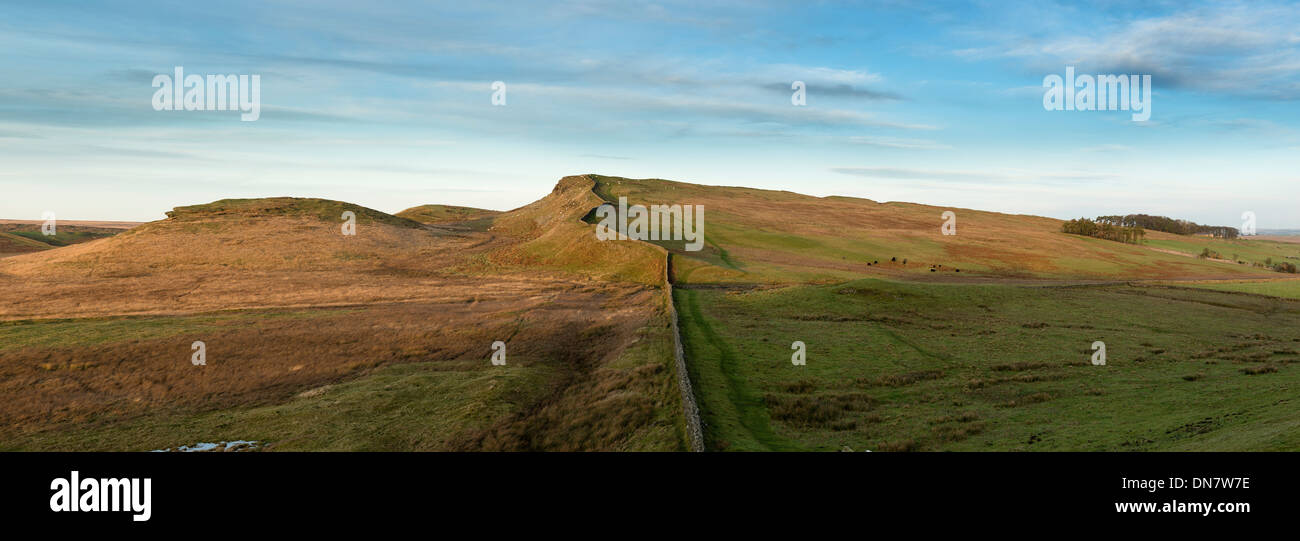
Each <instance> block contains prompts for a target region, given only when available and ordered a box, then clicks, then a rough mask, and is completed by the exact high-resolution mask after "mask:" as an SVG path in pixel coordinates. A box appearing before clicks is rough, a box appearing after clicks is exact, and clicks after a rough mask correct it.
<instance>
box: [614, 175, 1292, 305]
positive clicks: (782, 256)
mask: <svg viewBox="0 0 1300 541" xmlns="http://www.w3.org/2000/svg"><path fill="white" fill-rule="evenodd" d="M592 178H595V179H596V180H597V181H598V186H597V188H596V191H597V192H598V193H599V194H601V196H602V197H603V198H604V199H605V200H607V201H617V198H618V197H627V198H628V201H629V202H630V203H633V204H644V205H650V204H669V203H676V204H692V205H703V206H704V207H705V209H706V210H705V219H706V227H705V236H706V238H707V241H708V242H707V246H706V248H705V249H704V250H703V251H701V252H684V251H681V250H674V252H675V253H676V254H677V255H678V256H679V258H678V261H677V262H676V267H675V271H676V273H677V274H676V279H677V280H679V281H682V282H684V283H692V282H701V283H707V282H758V283H802V282H808V281H823V282H835V281H843V280H849V279H855V278H864V277H873V278H894V279H921V280H933V279H941V280H949V281H951V280H965V281H970V280H971V279H978V278H994V279H1007V278H1015V279H1071V280H1140V279H1212V278H1243V277H1258V278H1273V277H1280V276H1278V275H1277V274H1276V273H1272V272H1270V271H1268V270H1264V269H1259V268H1254V267H1252V266H1251V265H1248V264H1247V265H1235V264H1230V263H1225V262H1219V261H1208V260H1204V259H1198V258H1196V257H1195V256H1196V255H1197V254H1199V253H1200V252H1201V249H1202V248H1204V247H1210V248H1211V249H1215V250H1217V251H1219V252H1220V253H1225V254H1231V253H1236V252H1241V253H1243V254H1247V253H1249V254H1250V255H1251V258H1252V259H1250V260H1246V261H1247V263H1249V262H1253V261H1254V260H1255V259H1254V258H1258V261H1261V262H1262V261H1263V260H1264V259H1265V258H1267V257H1272V258H1273V259H1275V260H1281V259H1283V258H1284V257H1286V256H1287V255H1300V247H1297V246H1294V245H1287V244H1284V243H1276V242H1264V241H1250V240H1232V241H1229V240H1223V239H1209V238H1201V237H1184V236H1181V235H1173V234H1168V233H1160V232H1151V233H1149V234H1148V235H1147V240H1148V243H1147V244H1146V245H1140V246H1135V245H1125V244H1122V243H1117V242H1111V241H1105V240H1100V239H1093V238H1085V237H1079V236H1074V235H1067V234H1065V233H1062V232H1061V224H1062V223H1063V222H1062V221H1061V220H1057V219H1053V218H1044V217H1038V216H1027V215H1011V214H1001V213H996V212H986V211H979V210H973V209H962V208H947V207H936V206H930V205H921V204H915V203H896V202H894V203H879V202H876V201H871V200H868V199H857V198H851V197H837V196H833V197H814V196H808V195H802V194H797V193H792V192H778V191H770V190H758V189H753V188H737V187H721V186H701V185H696V184H686V183H681V182H672V181H666V180H659V179H640V180H636V179H625V178H618V177H601V176H594V175H593V176H592ZM945 211H952V212H953V213H954V214H955V215H956V234H955V235H951V236H949V235H944V234H943V233H942V232H941V226H942V225H943V224H944V222H945V219H944V218H943V217H942V214H943V213H944V212H945ZM904 260H906V261H907V262H906V264H904V263H903V261H904ZM1243 260H1245V259H1244V258H1243ZM940 265H941V267H938V266H940ZM932 267H935V271H934V272H931V270H930V269H931V268H932ZM958 271H960V272H958Z"/></svg>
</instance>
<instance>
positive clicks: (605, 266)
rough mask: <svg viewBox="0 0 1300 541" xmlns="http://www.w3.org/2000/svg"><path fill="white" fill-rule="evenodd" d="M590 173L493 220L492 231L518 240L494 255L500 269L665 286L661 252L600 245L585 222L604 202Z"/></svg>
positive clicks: (627, 244)
mask: <svg viewBox="0 0 1300 541" xmlns="http://www.w3.org/2000/svg"><path fill="white" fill-rule="evenodd" d="M595 187H596V181H595V178H594V177H593V176H591V175H579V176H571V177H565V178H562V179H560V182H559V183H558V184H557V185H556V186H555V189H554V190H552V192H551V194H550V195H548V196H546V197H545V198H543V199H541V200H539V201H537V202H534V203H531V204H529V205H526V206H524V207H521V208H518V209H515V210H512V211H510V212H507V213H504V214H502V215H501V216H499V217H497V218H496V220H495V222H494V224H493V225H492V227H491V229H490V231H491V232H493V233H495V234H499V235H504V236H508V237H512V238H517V239H519V240H520V242H519V243H518V244H516V245H512V246H510V247H508V248H506V249H503V250H501V251H499V252H497V253H494V254H492V256H491V260H492V262H493V263H494V264H496V265H499V266H500V268H503V269H512V270H518V269H525V270H529V269H532V270H536V269H548V270H549V269H554V270H560V271H563V272H566V273H573V274H578V275H582V276H587V277H590V278H593V279H598V280H613V281H619V282H635V283H640V284H647V285H654V284H660V283H662V282H663V275H664V265H665V263H664V253H663V252H662V251H661V250H660V249H659V248H656V247H654V246H650V245H648V244H645V243H642V242H638V241H600V240H598V239H596V235H595V233H594V228H593V226H591V225H590V224H588V223H586V222H584V221H583V218H584V217H585V216H587V214H588V213H589V212H591V210H592V209H594V208H596V207H597V206H600V205H601V204H602V203H603V202H604V201H603V200H602V199H601V198H600V196H598V195H597V194H596V193H595V192H593V191H592V190H593V188H595Z"/></svg>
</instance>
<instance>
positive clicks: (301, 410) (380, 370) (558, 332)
mask: <svg viewBox="0 0 1300 541" xmlns="http://www.w3.org/2000/svg"><path fill="white" fill-rule="evenodd" d="M581 183H582V181H581V180H575V181H569V182H567V183H566V182H562V183H561V184H565V185H566V186H568V188H566V189H557V190H556V192H555V193H553V194H551V196H548V197H547V198H544V199H543V200H541V201H538V202H537V203H535V204H534V205H531V206H529V207H525V208H523V209H517V210H516V211H514V212H511V213H504V214H502V215H500V216H499V217H497V218H491V219H492V220H493V221H494V222H496V223H495V225H494V224H483V227H465V226H464V223H463V222H458V223H447V224H423V223H419V222H417V221H414V220H411V219H408V218H404V217H399V216H393V215H389V214H385V213H382V212H379V211H375V210H373V209H368V208H365V207H360V206H357V205H353V204H349V203H344V202H339V201H329V200H323V199H300V198H270V199H239V200H222V201H215V202H212V203H208V204H204V205H193V206H185V207H177V208H176V209H174V210H173V211H171V212H170V213H168V218H167V219H165V220H159V221H156V222H151V223H148V224H144V225H142V226H139V227H136V228H134V229H131V230H130V231H127V232H125V233H122V234H120V235H117V236H114V237H110V238H104V239H99V240H95V241H92V242H87V243H83V244H77V245H72V246H65V247H60V248H57V249H50V250H45V251H42V252H39V253H29V254H23V255H17V256H13V257H10V258H5V259H4V260H0V287H2V288H4V290H5V291H6V296H5V298H4V299H0V393H4V394H5V396H7V397H10V398H11V399H12V400H7V401H5V404H4V405H3V406H0V427H3V428H0V449H43V450H52V449H59V450H148V449H161V448H169V447H176V446H179V445H190V444H193V443H197V442H202V441H231V440H235V439H241V440H257V441H259V442H262V444H263V448H267V449H284V450H293V449H298V450H322V449H330V450H676V449H680V448H682V447H683V445H684V443H683V439H682V437H683V432H682V425H683V423H682V418H681V414H680V412H681V406H680V392H679V391H678V389H677V387H676V380H675V375H674V367H673V364H672V356H671V348H672V341H671V335H670V334H669V332H668V324H667V321H666V319H665V313H666V306H667V299H666V298H665V297H664V295H663V294H662V291H661V289H660V288H659V287H658V283H656V282H653V280H651V279H650V278H649V277H650V276H651V275H653V274H654V273H653V272H647V271H646V269H647V268H650V269H653V268H655V267H654V265H655V264H657V265H659V266H658V267H657V268H658V269H659V271H658V274H657V276H660V277H662V268H663V267H662V265H663V262H662V259H663V253H662V251H657V250H658V249H657V248H655V247H652V246H646V245H643V246H632V245H621V246H615V245H612V244H611V245H596V244H595V243H596V241H595V240H594V239H590V238H589V235H582V234H580V233H581V232H583V231H585V229H584V228H583V226H584V224H582V222H581V218H582V216H583V215H584V214H585V213H586V212H587V211H588V210H589V209H585V208H580V207H581V204H580V201H581V200H582V198H583V194H582V189H580V186H581ZM591 185H592V183H591V182H590V181H587V187H586V188H585V190H586V194H587V195H590V194H591V191H590V186H591ZM344 212H352V213H354V214H355V216H356V230H355V235H345V234H343V229H342V225H343V220H342V219H341V217H342V214H343V213H344ZM546 243H562V244H565V245H568V246H569V247H570V248H576V249H582V250H584V253H583V257H582V258H581V261H578V262H573V261H566V260H565V259H564V258H565V256H564V255H563V254H555V253H548V252H547V251H546V250H545V249H544V248H543V247H544V246H545V245H546ZM602 257H609V258H613V259H610V260H602V259H601V258H602ZM637 257H641V258H643V259H640V260H637V259H635V258H637ZM644 258H651V259H644ZM647 265H649V266H647ZM606 269H615V270H614V271H608V270H606ZM619 269H621V270H619ZM621 276H627V277H629V279H621V278H620V277H621ZM633 278H636V279H639V281H638V280H634V279H633ZM195 341H201V342H203V343H204V344H205V348H206V354H207V358H206V364H204V365H195V364H193V363H192V362H191V360H192V359H191V355H192V351H191V345H192V344H193V343H194V342H195ZM498 341H499V342H502V343H504V344H505V350H504V351H505V352H506V359H507V364H506V365H505V366H495V365H493V364H492V363H490V362H489V357H490V356H491V355H492V354H493V353H494V349H493V344H494V343H496V342H498ZM385 427H386V428H385Z"/></svg>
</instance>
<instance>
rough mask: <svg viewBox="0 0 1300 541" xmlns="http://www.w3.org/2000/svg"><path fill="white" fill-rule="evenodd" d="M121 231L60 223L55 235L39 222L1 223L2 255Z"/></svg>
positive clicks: (77, 242)
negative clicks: (45, 229) (42, 227)
mask: <svg viewBox="0 0 1300 541" xmlns="http://www.w3.org/2000/svg"><path fill="white" fill-rule="evenodd" d="M119 232H121V230H120V229H116V228H106V227H91V226H80V225H67V224H59V225H58V227H57V228H56V231H55V234H54V235H46V234H44V233H43V232H41V225H40V224H39V223H0V257H5V256H10V255H16V254H25V253H31V252H40V251H43V250H49V249H51V248H58V247H60V246H68V245H72V244H79V243H82V242H89V241H92V240H96V239H102V238H104V237H111V236H113V235H116V234H117V233H119Z"/></svg>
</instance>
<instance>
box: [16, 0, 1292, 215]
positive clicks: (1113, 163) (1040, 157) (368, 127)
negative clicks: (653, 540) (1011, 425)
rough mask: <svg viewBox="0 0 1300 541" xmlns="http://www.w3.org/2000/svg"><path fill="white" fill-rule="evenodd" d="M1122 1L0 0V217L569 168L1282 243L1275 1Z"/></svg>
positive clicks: (1287, 41) (452, 182)
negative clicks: (252, 111) (253, 89)
mask: <svg viewBox="0 0 1300 541" xmlns="http://www.w3.org/2000/svg"><path fill="white" fill-rule="evenodd" d="M699 4H703V5H699ZM1132 4H1133V3H1132V2H1098V3H1090V4H1057V3H1053V2H1043V1H1035V2H1023V3H1021V2H1003V1H998V2H987V3H986V2H976V3H965V2H963V3H946V2H945V3H928V4H924V5H922V4H920V3H915V4H914V3H912V2H867V3H835V2H772V3H767V2H756V1H745V2H708V3H700V2H675V1H669V2H650V3H642V2H613V1H601V0H586V1H576V2H554V3H541V2H511V1H494V2H448V3H428V2H384V1H374V2H364V3H362V2H355V1H346V2H328V1H326V2H319V1H301V2H297V1H288V2H279V1H265V0H263V1H256V2H227V3H223V4H222V5H221V7H220V8H218V7H214V6H213V5H210V4H206V3H192V2H174V3H154V2H71V1H69V2H51V1H21V0H20V1H13V0H6V1H4V2H3V3H2V4H0V48H2V50H4V51H5V53H4V55H3V56H0V68H3V69H2V71H0V73H3V74H4V77H2V78H0V163H3V164H4V165H3V167H0V194H3V196H0V217H4V218H28V219H36V218H39V217H40V215H41V213H42V212H43V211H46V210H52V211H55V212H56V213H57V215H58V216H59V217H60V218H61V219H119V220H153V219H158V218H161V217H162V213H163V212H164V211H166V210H169V209H170V208H172V207H173V206H178V205H186V204H195V203H203V202H208V201H212V200H216V199H221V198H226V197H263V196H277V195H294V196H310V197H326V198H331V199H340V200H346V201H351V202H355V203H358V204H362V205H366V206H369V207H373V208H377V209H380V210H384V211H388V212H396V211H398V210H401V209H404V208H407V207H410V206H414V205H418V204H423V203H448V204H460V205H470V206H478V207H485V208H493V209H509V208H514V207H517V206H520V205H523V204H526V203H528V202H531V201H533V200H535V199H537V198H539V197H541V196H543V195H545V194H546V193H548V192H549V191H550V190H551V188H552V187H553V186H554V183H555V181H556V180H557V179H558V178H559V177H561V176H564V175H568V174H577V173H587V172H595V173H603V174H609V175H619V176H629V177H657V178H667V179H673V180H681V181H686V182H695V183H701V184H716V185H742V186H752V187H760V188H770V189H783V190H791V191H796V192H801V193H807V194H812V195H833V194H838V195H850V196H858V197H866V198H870V199H874V200H878V201H912V202H921V203H929V204H936V205H943V206H952V207H962V208H979V209H986V210H996V211H1002V212H1013V213H1025V214H1039V215H1047V216H1053V217H1058V218H1070V217H1078V216H1096V215H1100V214H1117V213H1130V212H1147V213H1154V214H1164V215H1170V216H1175V217H1180V218H1188V219H1192V220H1195V221H1198V222H1202V223H1211V224H1221V225H1233V226H1236V225H1239V224H1240V223H1241V220H1240V217H1241V214H1242V212H1244V211H1252V212H1255V213H1256V214H1257V216H1258V224H1259V227H1260V228H1300V212H1298V211H1300V208H1297V207H1298V205H1297V204H1296V202H1297V201H1300V198H1297V197H1296V196H1297V192H1298V191H1300V182H1298V181H1300V99H1298V98H1300V6H1297V5H1294V4H1273V3H1268V2H1249V3H1240V4H1238V3H1220V2H1215V3H1205V4H1198V3H1195V2H1168V3H1161V2H1152V3H1145V4H1144V7H1140V8H1134V7H1133V6H1132ZM1135 9H1136V10H1135ZM1067 65H1072V66H1075V68H1076V70H1077V71H1078V72H1079V73H1081V74H1084V73H1087V74H1096V73H1106V74H1111V73H1114V74H1150V75H1152V79H1153V83H1154V93H1153V104H1152V116H1151V120H1150V121H1148V122H1145V123H1139V122H1132V121H1131V120H1130V117H1129V113H1128V112H1122V111H1115V112H1111V111H1095V112H1066V111H1046V110H1044V108H1043V106H1042V98H1043V88H1042V82H1043V78H1044V76H1046V75H1049V74H1058V75H1063V74H1064V70H1065V67H1066V66H1067ZM174 66H183V67H184V68H185V71H186V73H199V74H228V73H234V74H258V75H260V77H261V87H262V99H261V101H262V114H261V118H260V120H258V121H256V122H240V120H239V115H238V113H237V112H228V111H187V112H180V111H155V110H153V108H152V107H151V101H150V100H151V98H152V96H153V93H154V88H153V87H152V86H151V81H152V79H153V76H154V75H155V74H160V73H162V74H170V73H171V72H172V69H173V67H174ZM498 80H499V81H504V82H505V83H506V84H507V93H506V97H507V105H506V106H504V107H498V106H493V105H492V103H491V96H492V89H491V84H492V82H493V81H498ZM796 80H798V81H804V82H805V83H806V85H807V106H805V107H795V106H793V105H792V104H791V102H790V97H791V90H790V84H791V82H792V81H796ZM683 203H689V201H685V202H683Z"/></svg>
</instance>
